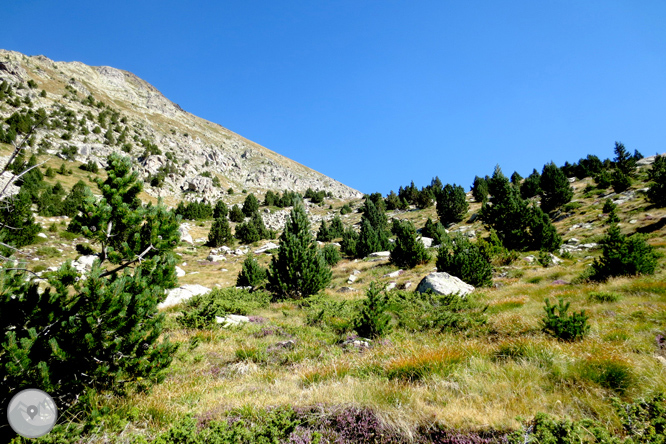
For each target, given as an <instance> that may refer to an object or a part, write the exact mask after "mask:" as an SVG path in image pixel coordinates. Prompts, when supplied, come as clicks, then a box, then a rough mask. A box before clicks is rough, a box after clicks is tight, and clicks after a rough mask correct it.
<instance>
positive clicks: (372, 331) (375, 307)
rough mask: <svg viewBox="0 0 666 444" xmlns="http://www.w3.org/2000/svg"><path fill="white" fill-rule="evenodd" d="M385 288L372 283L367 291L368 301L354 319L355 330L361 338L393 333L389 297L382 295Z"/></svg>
mask: <svg viewBox="0 0 666 444" xmlns="http://www.w3.org/2000/svg"><path fill="white" fill-rule="evenodd" d="M382 291H383V288H381V287H379V286H378V285H376V283H375V282H372V283H370V287H369V288H368V290H367V291H366V293H365V294H366V296H367V299H366V300H365V301H363V304H362V305H361V310H360V312H359V313H358V315H357V316H356V317H355V319H354V329H355V330H356V333H358V334H359V335H360V336H361V337H364V338H377V337H381V336H385V335H386V334H388V333H389V332H390V331H391V315H390V314H389V313H388V297H387V295H386V293H384V294H382Z"/></svg>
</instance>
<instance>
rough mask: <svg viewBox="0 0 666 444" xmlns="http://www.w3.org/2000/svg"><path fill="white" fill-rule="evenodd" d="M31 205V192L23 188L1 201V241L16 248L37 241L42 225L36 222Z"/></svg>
mask: <svg viewBox="0 0 666 444" xmlns="http://www.w3.org/2000/svg"><path fill="white" fill-rule="evenodd" d="M31 206H32V201H31V199H30V194H29V193H28V192H27V191H25V190H23V189H21V190H20V191H19V192H18V194H16V195H14V196H10V197H6V198H5V199H3V200H2V201H1V202H0V230H2V231H0V242H2V243H5V244H8V245H11V246H13V247H15V248H20V247H23V246H25V245H30V244H32V243H34V242H35V239H36V238H37V233H39V231H40V229H41V227H40V226H39V225H38V224H36V223H35V218H34V216H33V215H32V209H31Z"/></svg>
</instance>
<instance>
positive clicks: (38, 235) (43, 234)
mask: <svg viewBox="0 0 666 444" xmlns="http://www.w3.org/2000/svg"><path fill="white" fill-rule="evenodd" d="M37 237H41V238H42V239H48V236H47V235H46V233H37Z"/></svg>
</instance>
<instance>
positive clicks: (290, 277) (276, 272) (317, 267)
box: [268, 203, 331, 299]
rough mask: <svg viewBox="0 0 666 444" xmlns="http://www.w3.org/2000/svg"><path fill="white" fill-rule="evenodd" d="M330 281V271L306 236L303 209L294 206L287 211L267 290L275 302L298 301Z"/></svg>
mask: <svg viewBox="0 0 666 444" xmlns="http://www.w3.org/2000/svg"><path fill="white" fill-rule="evenodd" d="M330 281H331V269H330V268H329V266H328V265H327V264H326V261H325V260H324V257H323V256H322V254H321V253H320V251H319V248H317V242H316V241H315V239H314V237H313V236H312V234H311V233H310V222H309V220H308V216H307V214H306V213H305V208H303V205H302V204H301V203H298V204H297V205H295V206H294V208H293V209H292V210H291V214H290V217H289V219H288V220H287V222H286V224H285V227H284V231H283V232H282V235H281V236H280V247H279V248H278V252H277V254H276V255H274V256H273V258H272V260H271V264H270V268H269V273H268V282H269V287H270V290H271V291H272V292H273V293H274V295H275V297H276V298H277V299H302V298H304V297H307V296H311V295H313V294H316V293H318V292H319V291H320V290H322V289H324V288H325V287H326V286H327V285H328V283H329V282H330Z"/></svg>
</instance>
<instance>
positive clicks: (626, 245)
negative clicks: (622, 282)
mask: <svg viewBox="0 0 666 444" xmlns="http://www.w3.org/2000/svg"><path fill="white" fill-rule="evenodd" d="M601 246H602V253H601V257H600V258H598V259H595V261H594V262H593V263H592V270H593V274H592V279H593V280H598V281H601V280H606V279H608V278H609V277H613V276H636V275H640V274H654V272H655V269H656V267H657V255H656V253H655V251H654V248H653V247H652V246H651V245H650V244H648V243H647V242H646V240H645V238H644V237H643V236H642V235H640V234H634V235H633V236H630V237H627V236H625V235H623V234H622V233H621V232H620V227H619V225H618V224H617V222H611V225H610V227H609V228H608V232H607V234H606V237H605V238H604V239H603V240H602V241H601Z"/></svg>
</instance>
